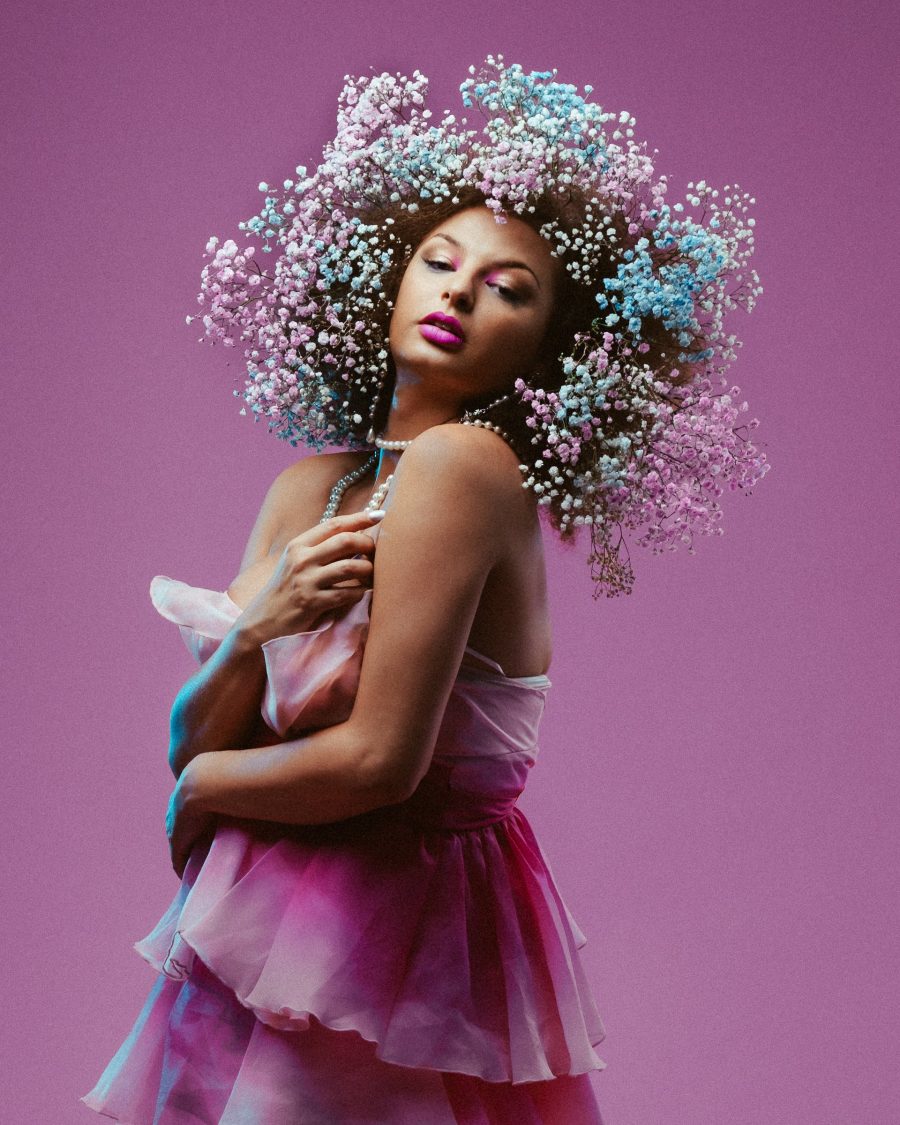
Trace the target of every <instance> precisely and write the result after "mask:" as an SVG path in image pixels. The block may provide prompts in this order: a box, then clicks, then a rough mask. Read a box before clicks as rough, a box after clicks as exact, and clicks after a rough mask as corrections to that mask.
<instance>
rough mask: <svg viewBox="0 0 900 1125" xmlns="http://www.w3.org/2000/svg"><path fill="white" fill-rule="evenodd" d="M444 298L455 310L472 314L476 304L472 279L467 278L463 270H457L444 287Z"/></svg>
mask: <svg viewBox="0 0 900 1125" xmlns="http://www.w3.org/2000/svg"><path fill="white" fill-rule="evenodd" d="M443 296H444V300H445V301H448V302H449V303H450V304H451V305H452V306H454V307H455V308H458V309H462V310H463V311H464V312H471V311H472V306H473V305H474V303H475V294H474V290H473V286H472V278H470V277H466V276H465V274H464V273H463V271H462V270H456V271H455V272H454V273H452V274H449V275H448V277H447V283H446V285H445V286H444V294H443Z"/></svg>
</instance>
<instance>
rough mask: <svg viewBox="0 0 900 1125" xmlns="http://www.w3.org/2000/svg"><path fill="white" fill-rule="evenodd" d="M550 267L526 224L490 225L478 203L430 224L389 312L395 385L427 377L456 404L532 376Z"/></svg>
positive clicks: (548, 303) (548, 305)
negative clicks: (456, 400)
mask: <svg viewBox="0 0 900 1125" xmlns="http://www.w3.org/2000/svg"><path fill="white" fill-rule="evenodd" d="M557 266H558V263H557V261H556V259H554V258H552V257H551V255H550V246H549V244H548V243H547V242H546V241H545V240H544V239H543V238H541V236H540V235H539V234H538V233H537V232H536V231H534V230H532V229H531V227H529V226H528V225H527V223H524V222H522V221H521V220H520V219H516V218H513V217H509V218H508V219H507V221H506V222H505V223H498V222H497V221H496V220H495V219H494V215H493V212H492V211H490V210H489V209H488V208H487V207H485V206H481V205H479V206H477V207H470V208H468V209H466V210H465V211H460V212H458V213H457V214H455V215H453V216H452V217H451V218H449V219H447V220H446V221H445V222H443V223H441V224H440V225H438V226H436V227H435V228H434V230H432V231H431V232H430V234H429V235H428V236H427V237H426V238H425V239H424V240H423V241H422V243H421V244H420V245H419V247H418V249H417V250H416V252H415V254H414V255H413V256H412V258H411V260H410V262H409V265H408V266H407V269H406V272H405V274H404V275H403V280H402V282H401V284H400V290H399V292H398V294H397V299H396V302H395V304H394V310H393V314H392V316H391V324H390V348H391V354H392V356H393V358H394V363H395V365H396V367H397V378H398V382H399V381H401V380H423V381H424V380H428V381H429V382H432V383H433V385H434V387H435V390H436V391H437V390H439V391H440V393H442V394H444V395H448V396H454V395H455V396H456V397H458V398H459V400H460V401H465V400H466V399H472V398H478V397H480V396H482V395H486V394H489V393H492V392H495V391H496V392H498V393H499V392H501V391H503V390H507V389H509V388H510V387H511V386H512V384H513V382H514V381H515V379H516V378H517V377H519V376H522V377H526V376H528V375H529V374H531V372H532V370H533V368H534V367H535V365H536V362H537V359H538V355H539V352H540V347H541V344H542V342H543V339H544V336H545V334H546V330H547V326H548V324H549V321H550V316H551V313H552V311H553V300H554V284H555V275H556V269H557Z"/></svg>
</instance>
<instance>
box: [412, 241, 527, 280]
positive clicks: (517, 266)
mask: <svg viewBox="0 0 900 1125" xmlns="http://www.w3.org/2000/svg"><path fill="white" fill-rule="evenodd" d="M428 237H429V238H445V239H446V240H447V241H448V242H449V243H450V244H451V245H452V246H455V247H456V248H457V250H462V249H464V247H463V245H462V243H461V242H457V241H456V239H455V238H452V237H451V236H450V235H449V234H444V233H443V232H442V231H436V232H435V233H434V234H431V235H429V236H428ZM493 268H494V269H502V270H503V269H506V270H510V269H512V270H528V272H529V273H530V274H531V276H532V277H533V278H534V280H535V281H536V282H537V287H538V289H540V288H541V279H540V278H539V277H538V275H537V274H536V273H535V272H534V270H533V269H532V268H531V266H529V265H527V264H526V263H525V262H517V261H515V260H513V259H511V258H510V259H508V260H505V261H502V262H494V263H493Z"/></svg>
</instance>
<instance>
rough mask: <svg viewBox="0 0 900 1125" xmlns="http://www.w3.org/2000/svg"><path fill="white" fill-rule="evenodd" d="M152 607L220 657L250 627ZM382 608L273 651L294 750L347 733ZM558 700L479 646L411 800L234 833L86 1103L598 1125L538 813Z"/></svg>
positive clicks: (161, 596)
mask: <svg viewBox="0 0 900 1125" xmlns="http://www.w3.org/2000/svg"><path fill="white" fill-rule="evenodd" d="M151 597H152V599H153V604H154V605H155V607H156V609H157V610H158V611H159V612H160V613H161V614H162V615H163V617H165V618H167V619H168V620H170V621H172V622H174V623H175V624H177V625H178V626H179V628H180V630H181V633H182V635H183V637H184V639H185V641H186V643H187V645H188V647H189V648H190V650H191V651H192V652H193V654H194V655H195V657H196V658H197V659H198V660H199V661H203V660H205V659H207V657H208V656H209V655H210V654H211V653H212V652H213V651H214V650H215V648H216V646H217V645H218V644H219V643H220V641H221V640H222V639H223V638H224V636H225V635H226V633H227V632H228V631H229V629H230V628H231V626H232V625H233V623H234V621H235V620H236V618H237V617H238V615H239V613H240V609H239V608H238V606H237V605H236V604H235V603H234V602H232V601H231V599H230V598H229V597H228V595H227V594H225V593H222V592H219V591H213V590H205V589H200V588H197V587H192V586H188V585H186V584H185V583H183V582H178V581H175V580H173V579H170V578H165V577H162V576H160V577H157V578H155V579H154V580H153V583H152V585H151ZM369 600H370V596H369V595H368V594H367V595H366V597H365V598H364V599H363V600H362V601H361V602H359V603H358V605H356V606H354V607H353V608H352V609H351V610H350V611H349V612H347V613H345V614H344V615H343V616H340V617H337V618H335V619H332V620H330V621H328V622H326V623H325V624H324V625H322V626H321V627H320V628H318V629H316V630H313V631H312V632H308V633H300V634H296V635H293V636H286V637H279V638H276V639H275V640H271V641H269V642H268V643H267V644H265V645H264V646H263V651H264V655H265V662H266V668H267V673H268V678H267V684H266V689H265V695H264V698H263V702H262V714H263V717H264V719H265V721H266V723H267V724H268V726H269V727H271V729H272V731H273V732H275V733H276V734H277V735H279V736H281V738H283V739H288V738H292V737H297V736H298V735H299V733H300V732H301V731H307V732H308V731H310V730H311V729H314V728H316V727H321V726H323V725H329V724H333V723H336V722H341V721H342V720H343V719H345V718H346V717H347V716H348V715H349V713H350V710H351V708H352V706H353V699H354V696H355V692H356V685H357V681H358V677H359V671H360V665H361V661H362V654H363V649H364V646H365V640H366V634H367V629H368V610H369ZM549 686H550V684H549V681H548V680H547V679H546V677H543V676H538V677H528V678H520V679H514V678H511V677H508V676H506V675H504V674H503V672H502V670H501V669H500V668H499V666H498V665H496V664H494V663H493V662H491V661H488V660H487V659H486V658H484V657H480V656H478V654H475V653H473V652H472V651H471V650H469V657H468V658H467V659H466V660H465V661H464V662H463V667H462V668H461V670H460V672H459V675H458V678H457V680H456V682H455V685H454V687H453V690H452V692H451V695H450V699H449V702H448V705H447V709H446V713H445V715H444V719H443V723H442V726H441V728H440V733H439V735H438V739H437V744H436V746H435V750H434V757H433V760H432V763H431V766H430V768H429V770H428V772H427V774H426V775H425V777H424V779H423V780H422V782H421V784H420V785H419V787H418V788H417V789H416V791H415V793H414V794H413V795H412V796H411V797H410V798H409V799H408V800H406V801H404V802H403V803H402V804H398V805H391V806H388V807H385V808H382V809H376V810H374V811H373V812H370V813H365V814H363V815H361V816H356V817H353V818H351V819H348V820H344V821H340V822H338V823H334V824H329V825H319V826H309V827H284V826H280V825H271V824H270V825H266V824H260V823H258V822H252V823H249V822H246V821H237V820H222V821H221V822H220V824H219V827H218V828H217V830H216V832H215V836H214V838H213V839H212V842H211V844H209V845H208V846H204V847H202V848H196V849H195V851H194V852H193V854H192V856H191V858H190V861H189V863H188V866H187V869H186V871H185V874H184V878H183V880H182V883H181V886H180V889H179V891H178V894H177V895H176V896H175V899H174V901H173V902H172V905H171V906H170V907H169V909H168V910H167V911H166V913H165V915H164V916H163V918H162V919H161V920H160V922H159V924H158V925H157V926H156V928H155V929H154V930H153V931H152V933H150V934H149V935H148V936H147V937H146V938H144V939H143V940H142V941H140V942H138V943H137V945H136V947H135V948H136V949H137V950H138V952H139V953H140V954H141V956H142V957H144V958H145V959H146V960H147V961H148V962H149V963H150V965H151V966H152V967H153V968H154V969H155V970H156V972H157V973H158V974H159V975H158V977H157V980H156V983H155V985H154V987H153V989H152V991H151V993H150V996H149V998H148V1000H147V1002H146V1004H145V1006H144V1009H143V1011H142V1012H141V1014H140V1015H139V1017H138V1019H137V1022H136V1023H135V1025H134V1027H133V1029H132V1031H131V1033H130V1035H129V1036H128V1038H127V1040H126V1041H125V1043H123V1045H122V1046H121V1048H120V1049H119V1051H118V1052H117V1054H116V1055H115V1057H114V1058H113V1060H112V1061H111V1062H110V1064H109V1066H108V1067H107V1068H106V1070H105V1071H104V1073H103V1075H102V1077H101V1078H100V1080H99V1082H98V1083H97V1085H96V1086H95V1088H94V1089H93V1090H92V1091H91V1092H90V1093H89V1094H87V1095H86V1096H85V1098H84V1099H83V1101H84V1102H85V1104H86V1105H88V1106H89V1107H90V1108H92V1109H94V1110H97V1111H98V1112H100V1113H102V1114H105V1115H107V1116H109V1117H112V1118H114V1119H115V1120H117V1121H122V1122H129V1123H131V1125H151V1123H152V1125H197V1123H200V1122H204V1123H224V1125H297V1123H303V1125H307V1123H308V1125H507V1123H508V1125H550V1123H552V1125H600V1123H601V1117H600V1113H599V1111H598V1108H597V1103H596V1099H595V1097H594V1094H593V1091H592V1087H591V1083H590V1078H589V1072H591V1071H593V1070H598V1069H602V1068H603V1067H604V1065H605V1064H604V1063H603V1061H602V1060H601V1059H600V1058H598V1056H597V1054H596V1053H595V1050H594V1047H595V1046H596V1045H597V1044H598V1043H599V1042H600V1041H601V1040H602V1039H603V1037H604V1031H603V1026H602V1024H601V1021H600V1017H599V1015H598V1013H597V1010H596V1007H595V1004H594V1000H593V998H592V995H591V991H590V988H589V986H588V983H587V980H586V978H585V974H584V971H583V968H582V965H581V963H580V960H579V953H578V950H579V948H580V947H581V946H582V945H583V944H584V942H585V937H584V935H583V934H582V932H581V931H580V929H579V927H578V925H577V924H576V922H575V920H574V919H573V917H572V916H571V914H570V913H569V910H568V909H567V907H566V905H565V903H564V901H563V899H562V898H561V896H560V893H559V891H558V889H557V887H556V885H555V883H554V879H553V876H552V873H551V871H550V868H549V865H548V862H547V859H546V857H545V855H544V853H543V851H542V850H541V847H540V845H539V843H538V841H537V840H536V838H535V836H534V833H533V831H532V829H531V827H530V825H529V823H528V821H527V819H526V818H525V815H524V814H523V813H522V811H521V810H520V809H519V808H518V807H517V805H516V799H517V797H518V796H519V794H520V793H521V791H522V789H523V787H524V785H525V781H526V778H527V775H528V771H529V770H530V769H531V767H532V765H533V764H534V761H535V757H536V755H537V733H538V724H539V720H540V717H541V712H542V710H543V707H544V701H545V697H546V693H547V690H548V688H549ZM389 705H390V704H389V701H387V700H386V701H385V706H389Z"/></svg>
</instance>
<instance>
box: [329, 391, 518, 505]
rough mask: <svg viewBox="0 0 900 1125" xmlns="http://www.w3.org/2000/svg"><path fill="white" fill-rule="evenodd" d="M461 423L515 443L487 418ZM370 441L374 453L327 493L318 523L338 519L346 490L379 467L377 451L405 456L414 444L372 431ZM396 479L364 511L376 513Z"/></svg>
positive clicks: (389, 479) (386, 483) (386, 481)
mask: <svg viewBox="0 0 900 1125" xmlns="http://www.w3.org/2000/svg"><path fill="white" fill-rule="evenodd" d="M507 397H508V396H507ZM497 401H498V402H499V401H501V400H500V399H498V400H497ZM491 405H492V406H494V405H496V403H492V404H491ZM459 423H460V425H461V426H479V427H481V429H483V430H493V432H494V433H495V434H497V435H498V436H499V437H502V438H503V440H504V441H505V442H506V443H507V445H512V442H511V441H510V439H509V434H507V432H506V431H505V430H501V429H500V427H499V426H495V425H494V423H493V422H488V421H487V420H486V419H484V418H474V417H472V416H464V417H462V418H460V420H459ZM368 440H369V441H370V442H372V444H373V445H374V446H375V447H376V452H375V453H373V454H372V455H371V456H370V457H367V458H366V460H365V461H364V462H363V463H362V464H361V465H360V466H359V468H358V469H353V471H352V472H349V473H346V474H345V475H344V476H342V477H341V479H340V480H339V481H338V482H337V483H336V484H335V486H334V488H332V490H331V492H329V494H328V503H327V504H326V505H325V511H324V512H323V513H322V518H321V519H320V520H319V523H324V522H325V521H326V520H330V519H331V518H332V516H336V515H337V514H338V509H339V508H340V506H341V501H342V500H343V499H344V493H345V492H346V491H347V489H348V488H349V487H350V486H351V485H353V484H356V482H357V481H358V480H362V478H363V477H365V476H368V474H369V473H370V472H371V471H372V469H373V468H375V466H376V465H377V464H378V452H377V450H380V449H384V450H387V451H388V452H390V453H402V452H403V450H404V449H409V447H410V446H411V445H412V443H413V439H412V438H407V439H404V440H402V441H400V440H397V441H388V440H387V438H382V437H376V436H375V434H374V433H373V431H372V430H369V433H368ZM393 479H394V474H393V473H391V474H390V475H389V476H387V477H385V479H384V481H383V482H382V483H381V484H380V485H379V486H378V487H377V488H376V489H375V491H374V492H373V493H372V495H371V496H370V497H369V500H368V503H367V504H366V506H365V508H364V509H363V511H366V512H376V511H378V510H379V509H380V508H381V505H382V504H383V503H384V500H385V497H386V496H387V494H388V489H389V488H390V487H391V482H392V481H393Z"/></svg>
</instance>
